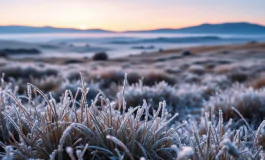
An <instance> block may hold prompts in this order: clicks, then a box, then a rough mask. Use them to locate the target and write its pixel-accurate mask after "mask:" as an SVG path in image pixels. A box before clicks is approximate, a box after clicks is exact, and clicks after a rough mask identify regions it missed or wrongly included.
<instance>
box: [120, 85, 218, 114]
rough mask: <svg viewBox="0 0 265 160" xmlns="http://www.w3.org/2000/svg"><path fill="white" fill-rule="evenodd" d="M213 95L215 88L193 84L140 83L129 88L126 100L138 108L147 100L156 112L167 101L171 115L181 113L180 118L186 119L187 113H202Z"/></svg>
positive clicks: (128, 103)
mask: <svg viewBox="0 0 265 160" xmlns="http://www.w3.org/2000/svg"><path fill="white" fill-rule="evenodd" d="M212 93H214V88H210V87H207V86H198V85H191V84H182V85H179V86H170V85H168V84H167V83H166V82H160V83H158V84H156V85H155V86H152V87H149V86H144V85H143V84H142V82H140V83H137V84H133V85H130V86H128V87H127V88H126V92H125V95H124V98H125V101H126V103H127V105H128V106H138V105H140V104H142V103H143V99H145V100H147V102H148V103H149V104H150V105H151V107H152V109H155V110H156V109H157V108H158V106H157V104H159V102H160V101H166V102H167V109H168V110H169V111H170V112H171V113H179V114H180V115H181V116H179V117H178V118H184V117H182V116H185V115H186V114H187V113H190V114H195V113H196V112H200V109H201V107H202V104H203V101H204V100H205V99H207V98H208V97H209V96H210V95H211V94H212ZM184 113H186V114H184Z"/></svg>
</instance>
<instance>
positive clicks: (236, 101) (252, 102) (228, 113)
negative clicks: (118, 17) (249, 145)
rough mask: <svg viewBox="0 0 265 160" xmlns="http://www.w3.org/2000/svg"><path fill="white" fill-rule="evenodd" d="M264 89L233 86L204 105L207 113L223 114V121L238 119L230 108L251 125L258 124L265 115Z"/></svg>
mask: <svg viewBox="0 0 265 160" xmlns="http://www.w3.org/2000/svg"><path fill="white" fill-rule="evenodd" d="M264 99H265V89H260V90H255V89H253V88H252V87H249V88H246V87H244V86H243V85H234V86H233V87H232V88H230V89H227V90H225V91H222V92H219V93H218V94H217V95H215V96H213V97H211V98H210V100H209V101H207V102H206V103H205V109H206V110H207V111H210V110H212V111H213V112H214V114H215V115H217V114H218V112H219V110H222V111H223V112H224V119H225V120H226V121H227V120H229V119H230V118H234V119H238V118H240V117H239V116H238V114H236V113H235V112H234V111H233V110H232V107H234V108H236V109H237V110H238V111H239V112H240V113H241V114H242V115H243V117H244V118H246V119H248V120H250V121H252V123H255V122H256V123H260V122H261V121H262V120H263V117H264V115H265V101H264Z"/></svg>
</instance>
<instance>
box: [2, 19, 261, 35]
mask: <svg viewBox="0 0 265 160" xmlns="http://www.w3.org/2000/svg"><path fill="white" fill-rule="evenodd" d="M0 33H115V32H114V31H108V30H102V29H88V30H79V29H74V28H54V27H29V26H0ZM123 33H171V34H172V33H187V34H217V33H218V34H265V26H262V25H258V24H252V23H246V22H241V23H221V24H202V25H198V26H192V27H186V28H179V29H172V28H163V29H155V30H140V31H125V32H123Z"/></svg>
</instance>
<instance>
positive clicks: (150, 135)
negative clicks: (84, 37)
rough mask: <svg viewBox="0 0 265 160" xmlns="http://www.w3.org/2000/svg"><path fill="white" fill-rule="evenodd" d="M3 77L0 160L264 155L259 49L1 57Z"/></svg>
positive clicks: (264, 82)
mask: <svg viewBox="0 0 265 160" xmlns="http://www.w3.org/2000/svg"><path fill="white" fill-rule="evenodd" d="M17 45H18V44H17ZM46 47H47V46H46ZM29 48H36V46H29ZM0 49H1V46H0ZM50 49H51V48H50ZM64 49H65V50H68V49H69V48H67V47H66V48H63V49H62V51H64ZM80 72H81V73H82V77H80ZM0 73H3V76H2V81H1V90H0V95H1V97H0V102H1V114H0V124H1V125H0V135H1V136H0V141H1V142H0V151H1V154H0V156H1V158H3V159H8V160H9V159H28V158H34V159H37V158H40V159H82V158H83V159H130V160H133V159H135V160H136V159H140V158H141V159H179V160H182V159H194V160H195V159H262V158H264V157H265V154H264V150H263V146H265V130H264V125H265V121H263V120H264V117H265V88H264V87H265V43H258V42H249V43H245V44H237V45H223V46H200V47H191V48H181V49H171V50H163V51H162V50H161V51H160V52H154V53H146V54H141V55H131V56H127V57H121V58H113V59H109V60H106V61H94V60H92V59H90V58H88V57H86V58H67V57H65V58H58V57H57V58H56V57H47V58H45V57H35V58H19V59H18V58H16V57H2V58H0ZM27 83H28V85H27ZM87 88H89V89H87Z"/></svg>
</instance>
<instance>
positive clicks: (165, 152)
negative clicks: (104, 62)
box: [0, 82, 178, 160]
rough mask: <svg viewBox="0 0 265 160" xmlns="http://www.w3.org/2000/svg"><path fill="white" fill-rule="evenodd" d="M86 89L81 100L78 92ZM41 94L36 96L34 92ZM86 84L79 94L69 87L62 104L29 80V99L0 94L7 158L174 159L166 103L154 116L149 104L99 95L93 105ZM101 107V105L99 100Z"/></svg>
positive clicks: (5, 91) (5, 92)
mask: <svg viewBox="0 0 265 160" xmlns="http://www.w3.org/2000/svg"><path fill="white" fill-rule="evenodd" d="M78 92H81V94H82V96H81V100H79V101H77V100H76V99H75V97H76V96H75V95H77V94H78ZM37 93H38V94H39V95H40V96H37V97H36V98H32V94H37ZM87 93H88V88H86V85H85V83H84V82H83V83H82V86H81V87H80V88H79V90H78V91H77V93H76V94H73V93H72V92H71V91H70V90H66V91H65V94H64V96H63V98H62V100H61V101H60V102H56V101H55V100H54V98H53V97H52V96H47V95H45V94H44V93H43V92H42V91H41V90H39V89H38V88H37V87H35V86H34V85H32V84H28V96H24V97H25V98H26V99H28V102H27V103H22V102H21V101H20V98H19V97H18V96H17V95H14V94H13V93H12V91H10V90H9V89H8V88H3V89H2V90H1V92H0V94H1V98H0V102H1V114H0V118H1V133H2V134H1V135H2V136H1V137H0V139H1V143H0V145H1V149H2V150H1V157H2V158H3V159H8V158H9V159H29V158H33V159H131V160H133V159H140V158H141V157H144V158H145V159H173V158H174V157H176V149H175V148H174V147H172V146H176V145H178V144H177V141H176V138H177V136H176V128H170V127H169V123H171V122H172V120H173V119H174V118H175V117H176V116H177V114H175V115H174V116H170V114H169V113H168V112H167V110H166V108H165V105H160V107H159V109H158V110H157V111H156V112H154V113H153V115H150V114H149V107H148V105H147V103H144V104H143V105H142V106H138V107H136V108H129V109H128V111H126V110H127V108H126V103H125V101H122V99H121V100H120V101H121V102H122V103H120V104H119V105H118V106H119V110H116V109H115V107H116V105H115V104H114V103H113V102H110V101H109V100H108V99H106V98H104V97H102V96H101V97H100V96H99V95H97V96H96V98H95V99H94V100H93V101H92V104H91V105H90V106H88V104H87V101H86V94H87ZM98 101H99V102H100V105H97V104H98V103H97V102H98Z"/></svg>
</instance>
